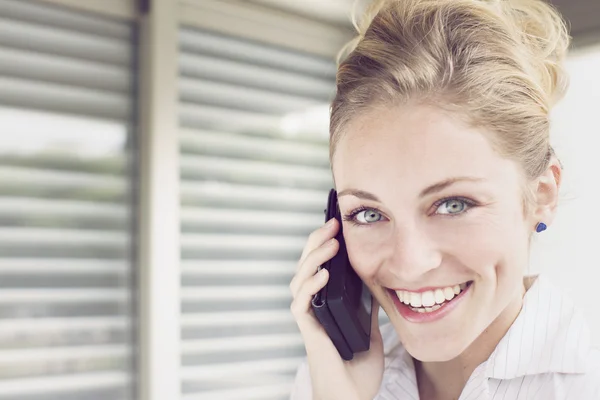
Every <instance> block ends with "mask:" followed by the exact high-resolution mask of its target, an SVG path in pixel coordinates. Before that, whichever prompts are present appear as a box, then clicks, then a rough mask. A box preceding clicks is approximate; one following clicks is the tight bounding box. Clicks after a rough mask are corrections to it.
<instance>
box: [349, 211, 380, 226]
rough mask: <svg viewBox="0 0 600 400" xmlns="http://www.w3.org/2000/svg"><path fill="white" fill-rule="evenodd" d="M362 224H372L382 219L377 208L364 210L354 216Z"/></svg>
mask: <svg viewBox="0 0 600 400" xmlns="http://www.w3.org/2000/svg"><path fill="white" fill-rule="evenodd" d="M354 217H355V218H356V219H357V221H358V222H359V223H361V224H372V223H373V222H378V221H380V220H381V218H382V216H381V214H380V213H378V212H377V211H375V210H363V211H360V212H359V213H357V214H356V215H355V216H354Z"/></svg>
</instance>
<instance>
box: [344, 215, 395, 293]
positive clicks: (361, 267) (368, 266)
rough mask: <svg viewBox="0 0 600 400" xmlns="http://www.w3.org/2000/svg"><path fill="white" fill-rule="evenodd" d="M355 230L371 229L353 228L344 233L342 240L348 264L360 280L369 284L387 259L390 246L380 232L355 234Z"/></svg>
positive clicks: (359, 232)
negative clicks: (344, 244)
mask: <svg viewBox="0 0 600 400" xmlns="http://www.w3.org/2000/svg"><path fill="white" fill-rule="evenodd" d="M357 229H363V230H368V229H371V228H356V227H353V229H349V230H348V231H345V232H344V240H345V241H346V248H347V249H348V258H349V260H350V264H351V265H352V267H353V268H354V270H355V271H356V273H357V274H358V275H359V276H360V277H361V279H362V280H363V281H365V282H367V283H369V282H371V281H373V280H374V278H375V276H376V275H377V272H378V271H379V269H380V266H381V264H382V263H383V261H384V260H385V259H386V258H387V257H388V253H390V250H389V249H390V248H391V246H390V244H389V240H388V239H387V238H386V236H385V235H384V234H382V233H381V232H361V231H358V232H357V231H356V230H357ZM346 232H348V233H346Z"/></svg>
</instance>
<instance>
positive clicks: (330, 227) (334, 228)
mask: <svg viewBox="0 0 600 400" xmlns="http://www.w3.org/2000/svg"><path fill="white" fill-rule="evenodd" d="M338 228H339V223H338V221H337V219H335V218H331V219H330V220H329V221H327V223H325V225H323V226H322V227H320V228H318V229H317V230H315V231H313V232H312V233H311V234H310V235H309V236H308V240H307V241H306V244H305V245H304V250H303V251H302V255H301V256H300V261H299V262H298V269H299V268H300V266H301V265H302V264H303V262H304V260H305V259H306V257H308V255H309V254H310V253H311V252H312V251H313V250H314V249H316V248H317V247H319V246H321V245H322V244H323V243H325V242H326V241H328V240H329V239H331V238H332V237H334V236H335V235H336V234H337V232H338Z"/></svg>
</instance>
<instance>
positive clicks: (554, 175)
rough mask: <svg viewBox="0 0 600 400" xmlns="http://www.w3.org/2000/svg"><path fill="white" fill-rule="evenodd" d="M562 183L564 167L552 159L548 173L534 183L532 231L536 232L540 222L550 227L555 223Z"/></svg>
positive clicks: (547, 169) (554, 158)
mask: <svg viewBox="0 0 600 400" xmlns="http://www.w3.org/2000/svg"><path fill="white" fill-rule="evenodd" d="M561 181H562V167H561V165H560V162H559V161H558V159H556V157H552V159H551V160H550V165H548V168H546V171H544V173H543V174H542V175H541V176H539V177H538V178H537V179H536V180H535V181H534V183H533V187H532V189H533V200H534V203H533V208H532V213H531V218H532V219H533V221H532V225H533V228H532V230H535V227H536V225H537V223H538V222H543V223H545V224H546V225H548V226H550V224H551V223H552V221H554V216H555V215H556V208H557V206H558V193H559V190H560V184H561Z"/></svg>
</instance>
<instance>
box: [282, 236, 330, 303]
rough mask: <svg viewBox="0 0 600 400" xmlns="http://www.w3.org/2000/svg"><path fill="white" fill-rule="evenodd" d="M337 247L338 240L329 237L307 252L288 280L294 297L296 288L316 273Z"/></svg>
mask: <svg viewBox="0 0 600 400" xmlns="http://www.w3.org/2000/svg"><path fill="white" fill-rule="evenodd" d="M338 249H339V243H338V241H337V240H335V239H329V240H328V241H326V242H325V243H324V244H323V245H321V246H319V247H317V248H316V249H314V250H313V251H311V252H310V253H309V254H308V256H307V257H306V259H305V260H304V262H303V263H302V265H300V268H299V269H298V272H296V275H295V276H294V278H293V279H292V281H291V282H290V290H291V292H292V295H293V296H294V297H296V292H297V291H298V288H299V287H300V286H302V284H303V283H304V282H305V281H306V280H307V279H309V278H310V277H311V276H313V275H314V274H316V273H317V270H318V269H319V267H320V266H321V265H323V264H324V263H325V262H326V261H328V260H330V259H331V258H332V257H333V256H335V254H336V253H337V251H338Z"/></svg>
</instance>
